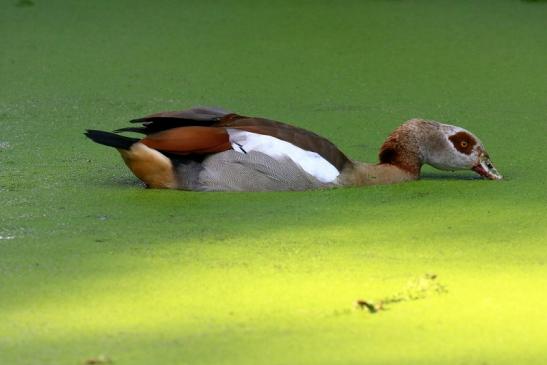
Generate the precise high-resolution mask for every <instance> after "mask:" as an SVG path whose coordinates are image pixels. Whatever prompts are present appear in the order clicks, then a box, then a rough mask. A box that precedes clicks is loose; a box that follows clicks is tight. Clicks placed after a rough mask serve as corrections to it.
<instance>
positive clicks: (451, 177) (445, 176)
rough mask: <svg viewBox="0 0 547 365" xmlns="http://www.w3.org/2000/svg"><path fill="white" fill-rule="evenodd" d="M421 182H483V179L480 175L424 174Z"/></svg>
mask: <svg viewBox="0 0 547 365" xmlns="http://www.w3.org/2000/svg"><path fill="white" fill-rule="evenodd" d="M420 180H482V177H480V176H478V175H460V174H452V173H443V172H441V173H433V172H424V173H422V175H421V176H420Z"/></svg>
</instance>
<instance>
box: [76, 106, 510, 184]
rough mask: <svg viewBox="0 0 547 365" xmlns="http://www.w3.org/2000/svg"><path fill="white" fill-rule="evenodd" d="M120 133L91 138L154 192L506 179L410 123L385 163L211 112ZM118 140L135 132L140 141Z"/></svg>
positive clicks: (435, 131)
mask: <svg viewBox="0 0 547 365" xmlns="http://www.w3.org/2000/svg"><path fill="white" fill-rule="evenodd" d="M131 122H133V123H139V124H140V126H137V127H127V128H122V129H118V130H116V131H115V132H114V133H111V132H104V131H97V130H88V131H87V132H86V136H87V137H89V138H90V139H92V140H93V141H95V142H97V143H99V144H103V145H106V146H110V147H114V148H116V149H118V151H119V152H120V154H121V156H122V158H123V160H124V161H125V163H126V165H127V166H128V167H129V169H130V170H131V171H132V172H133V173H134V174H135V176H137V177H138V178H139V179H141V180H142V181H143V182H144V183H145V184H146V185H147V186H148V187H151V188H167V189H183V190H195V191H284V190H310V189H320V188H331V187H343V186H360V185H374V184H391V183H398V182H403V181H408V180H414V179H417V178H419V174H420V168H421V166H422V165H423V164H424V163H427V164H430V165H432V166H434V167H436V168H439V169H445V170H456V169H473V170H474V171H476V172H477V173H479V174H480V175H482V176H484V177H486V178H489V179H501V175H499V173H498V172H497V171H496V169H495V168H494V167H493V166H492V164H491V162H490V160H489V157H488V154H487V152H486V150H485V149H484V147H483V145H482V143H481V142H480V140H479V139H478V138H477V137H475V136H474V135H473V134H472V133H470V132H468V131H466V130H465V129H463V128H460V127H456V126H451V125H448V124H442V123H438V122H434V121H426V120H421V119H412V120H410V121H408V122H406V123H404V124H403V125H401V126H400V127H399V128H397V129H396V130H395V131H394V132H393V133H392V134H391V135H390V136H389V137H388V138H387V140H386V141H385V142H384V144H383V145H382V147H381V149H380V154H379V158H380V162H379V163H377V164H366V163H362V162H358V161H354V160H351V159H350V158H348V157H347V156H346V155H345V154H344V153H343V152H342V151H340V149H338V147H336V146H335V145H334V144H333V143H331V142H330V141H329V140H327V139H325V138H323V137H321V136H319V135H317V134H315V133H313V132H310V131H308V130H305V129H302V128H298V127H295V126H291V125H289V124H285V123H281V122H276V121H273V120H269V119H264V118H256V117H245V116H241V115H238V114H235V113H230V112H226V111H223V110H219V109H213V108H193V109H189V110H184V111H180V112H162V113H156V114H152V115H149V116H146V117H144V118H139V119H135V120H132V121H131ZM120 132H137V133H142V134H144V135H145V137H144V138H142V139H137V138H130V137H126V136H123V135H121V134H119V133H120Z"/></svg>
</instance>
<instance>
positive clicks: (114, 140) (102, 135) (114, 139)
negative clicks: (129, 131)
mask: <svg viewBox="0 0 547 365" xmlns="http://www.w3.org/2000/svg"><path fill="white" fill-rule="evenodd" d="M84 134H85V135H86V137H88V138H89V139H91V140H92V141H93V142H97V143H99V144H104V145H105V146H109V147H114V148H121V149H124V150H128V149H130V148H131V146H132V145H133V144H134V143H136V142H138V141H139V139H138V138H131V137H126V136H120V135H119V134H116V133H111V132H104V131H97V130H93V129H88V130H87V131H86V132H85V133H84Z"/></svg>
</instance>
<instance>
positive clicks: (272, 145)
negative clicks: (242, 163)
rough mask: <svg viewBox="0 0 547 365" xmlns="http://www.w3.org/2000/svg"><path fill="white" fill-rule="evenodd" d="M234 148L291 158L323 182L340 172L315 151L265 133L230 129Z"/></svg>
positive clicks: (241, 150)
mask: <svg viewBox="0 0 547 365" xmlns="http://www.w3.org/2000/svg"><path fill="white" fill-rule="evenodd" d="M228 134H229V135H230V143H231V144H232V148H233V149H234V150H235V151H237V152H240V153H247V152H249V151H257V152H261V153H264V154H266V155H268V156H270V157H271V158H274V159H276V160H278V161H280V160H283V159H286V158H289V159H291V160H292V161H293V162H294V163H296V164H297V165H299V166H300V167H301V168H302V169H303V170H304V171H306V172H307V173H308V174H310V175H312V176H314V177H315V178H316V179H318V180H319V181H321V182H324V183H328V182H332V181H334V180H335V179H336V178H337V177H338V175H340V172H339V171H338V169H336V167H334V166H333V165H332V164H331V163H330V162H329V161H327V160H325V159H324V158H323V157H321V155H319V154H318V153H315V152H311V151H306V150H304V149H302V148H300V147H297V146H295V145H293V144H292V143H289V142H286V141H283V140H281V139H279V138H275V137H272V136H267V135H264V134H258V133H251V132H246V131H241V130H238V129H228Z"/></svg>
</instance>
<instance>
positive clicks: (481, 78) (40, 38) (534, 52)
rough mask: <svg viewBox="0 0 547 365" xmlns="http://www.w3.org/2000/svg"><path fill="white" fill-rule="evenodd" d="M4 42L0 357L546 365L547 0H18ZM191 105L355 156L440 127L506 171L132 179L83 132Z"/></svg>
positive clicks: (372, 154)
mask: <svg viewBox="0 0 547 365" xmlns="http://www.w3.org/2000/svg"><path fill="white" fill-rule="evenodd" d="M0 49H1V50H2V51H1V53H0V363H1V364H6V365H7V364H13V365H22V364H25V365H26V364H28V365H30V364H40V365H49V364H51V365H64V364H66V365H69V364H82V363H89V364H90V363H93V362H95V363H109V362H110V363H112V364H131V365H137V364H142V365H150V364H191V365H193V364H215V365H217V364H238V365H239V364H280V365H281V364H287V365H289V364H290V365H292V364H309V365H317V364H325V365H327V364H328V365H331V364H340V365H342V364H344V365H348V364H477V365H485V364H538V365H539V364H545V363H546V362H547V336H546V335H545V334H546V333H547V316H546V315H545V309H546V308H547V290H546V288H547V266H546V264H547V247H546V245H547V194H546V190H547V189H546V183H545V181H546V179H547V171H546V163H547V161H546V153H545V151H546V146H547V138H546V137H547V62H546V60H547V3H546V2H542V1H536V2H533V1H517V0H511V1H510V0H507V1H501V0H500V1H435V2H433V1H395V0H393V1H380V0H378V1H339V2H337V1H155V2H149V1H135V0H134V1H55V0H48V1H40V0H32V1H30V0H25V1H17V0H10V1H2V2H1V11H0ZM195 105H212V106H221V107H224V108H226V109H229V110H233V111H236V112H239V113H242V114H246V115H257V116H264V117H269V118H272V119H277V120H282V121H286V122H290V123H292V124H295V125H298V126H301V127H304V128H308V129H311V130H313V131H315V132H317V133H319V134H321V135H324V136H326V137H328V138H330V139H331V140H332V141H333V142H335V143H336V144H337V145H339V146H340V148H341V149H342V150H343V151H345V152H346V153H347V154H348V155H350V156H352V157H353V158H355V159H359V160H364V161H370V162H373V161H376V158H377V152H378V148H379V146H380V145H381V143H382V142H383V140H384V138H385V137H386V136H387V135H388V134H389V133H390V131H392V130H393V129H394V128H395V127H397V126H398V125H400V124H401V123H402V122H404V121H405V120H407V119H410V118H413V117H422V118H428V119H435V120H439V121H445V122H450V123H451V124H457V125H460V126H462V127H464V128H467V129H469V130H470V131H472V132H473V133H475V134H476V135H478V136H479V137H480V138H481V139H482V141H483V142H484V144H485V146H486V147H487V149H488V151H489V153H490V155H491V157H492V160H493V162H494V163H495V164H496V167H497V168H498V170H499V171H500V172H501V173H502V174H503V175H504V176H505V177H506V179H505V180H503V181H499V182H498V181H486V180H482V179H479V178H476V176H475V175H474V174H473V173H472V172H465V171H464V172H457V173H450V172H441V171H437V170H434V169H432V168H424V170H423V175H424V176H423V178H422V179H421V180H420V181H416V182H411V183H405V184H400V185H391V186H376V187H368V188H352V189H338V190H329V191H313V192H303V193H193V192H182V191H159V190H146V189H143V187H142V186H141V185H140V184H139V183H138V181H137V180H136V178H134V177H133V176H132V175H131V173H130V172H129V171H128V170H127V169H126V167H125V166H124V164H123V163H122V161H121V159H120V158H119V155H118V153H117V152H116V151H114V150H112V149H108V148H105V147H101V146H99V145H96V144H94V143H91V142H90V141H89V140H87V139H86V138H85V137H84V136H83V134H82V132H83V130H84V129H85V128H94V129H105V130H112V129H115V128H119V127H123V126H125V125H126V122H127V121H128V120H130V119H132V118H135V117H139V116H142V115H146V114H149V113H152V112H157V111H161V110H177V109H185V108H188V107H191V106H195ZM358 300H361V301H366V302H367V303H373V304H374V305H381V303H383V308H382V309H381V310H379V311H377V312H376V313H370V311H369V310H367V309H366V308H365V307H363V306H361V307H363V308H362V309H359V308H356V307H355V302H356V301H358Z"/></svg>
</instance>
